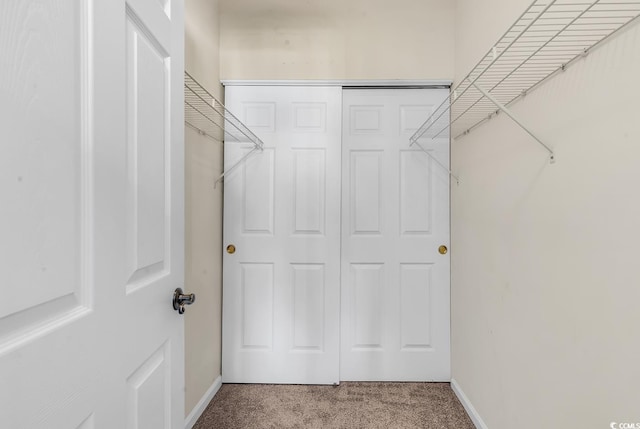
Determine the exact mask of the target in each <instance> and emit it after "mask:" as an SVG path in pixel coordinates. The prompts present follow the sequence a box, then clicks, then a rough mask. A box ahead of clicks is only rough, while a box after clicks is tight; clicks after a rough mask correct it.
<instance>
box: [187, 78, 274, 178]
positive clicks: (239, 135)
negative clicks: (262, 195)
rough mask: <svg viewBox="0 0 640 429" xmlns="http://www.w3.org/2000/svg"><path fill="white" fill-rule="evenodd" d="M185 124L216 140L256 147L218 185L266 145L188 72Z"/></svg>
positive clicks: (224, 173)
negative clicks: (248, 144)
mask: <svg viewBox="0 0 640 429" xmlns="http://www.w3.org/2000/svg"><path fill="white" fill-rule="evenodd" d="M184 121H185V124H186V125H187V126H189V127H191V128H193V129H194V130H196V131H197V132H198V133H200V134H201V135H203V136H207V137H209V138H211V139H213V140H215V141H218V142H224V143H225V144H227V143H251V144H252V145H253V147H252V148H251V150H250V151H249V152H247V153H246V154H245V155H244V156H243V157H242V158H241V159H240V160H238V162H237V163H235V164H234V165H232V166H231V167H229V168H227V169H226V170H225V171H223V172H222V174H221V175H220V176H219V177H218V179H217V180H216V183H218V182H219V181H221V180H223V179H224V176H225V175H226V174H227V173H229V172H230V171H231V170H233V169H234V168H236V167H237V166H238V165H240V163H242V162H243V161H244V160H246V159H247V158H248V157H249V156H251V154H253V153H255V152H256V151H262V148H263V146H264V143H263V142H262V140H260V139H259V138H258V137H257V136H256V135H255V134H253V133H252V132H251V130H250V129H249V128H248V127H247V126H246V125H244V124H243V123H242V122H241V121H240V120H239V119H238V118H237V117H235V116H234V115H233V114H232V113H231V112H230V111H229V110H227V108H225V107H224V105H223V104H222V103H220V102H219V101H218V100H217V99H216V98H215V97H214V96H213V95H211V94H210V93H209V92H208V91H207V90H206V89H204V88H203V87H202V85H200V84H199V83H198V81H196V80H195V79H194V78H193V77H192V76H191V75H190V74H189V73H187V72H185V73H184Z"/></svg>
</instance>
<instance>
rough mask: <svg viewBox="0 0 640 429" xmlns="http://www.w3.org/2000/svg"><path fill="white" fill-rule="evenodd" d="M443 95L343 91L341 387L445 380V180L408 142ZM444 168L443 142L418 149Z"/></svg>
mask: <svg viewBox="0 0 640 429" xmlns="http://www.w3.org/2000/svg"><path fill="white" fill-rule="evenodd" d="M447 95H448V90H444V89H419V90H416V89H413V90H408V89H394V90H384V89H365V90H350V89H345V91H344V97H343V141H342V166H343V167H342V168H343V175H342V178H343V183H342V188H343V192H342V302H341V304H342V329H341V334H342V340H341V366H340V378H341V380H361V381H366V380H371V381H373V380H390V381H429V380H433V381H449V379H450V359H449V255H448V254H444V255H443V254H440V253H439V251H438V248H439V246H441V245H446V246H448V244H449V175H448V172H447V171H446V170H445V169H444V168H442V167H441V166H438V165H437V164H436V163H435V162H434V161H433V160H432V159H431V158H430V157H429V156H427V154H425V153H424V152H422V151H421V150H420V149H419V148H418V147H417V146H414V147H409V137H410V136H411V135H412V134H413V133H414V132H415V130H416V129H417V128H418V126H419V125H420V124H421V123H422V122H423V121H424V120H425V118H427V117H428V116H429V115H430V113H431V110H432V109H433V108H435V107H437V106H438V105H439V104H440V102H441V101H442V100H443V99H444V98H445V97H446V96H447ZM423 146H424V147H425V149H427V150H429V151H430V153H431V154H432V155H433V156H434V157H436V158H437V159H438V160H439V161H440V162H441V163H442V164H444V165H449V139H448V134H444V135H443V136H442V138H441V139H439V140H436V141H432V142H425V144H423Z"/></svg>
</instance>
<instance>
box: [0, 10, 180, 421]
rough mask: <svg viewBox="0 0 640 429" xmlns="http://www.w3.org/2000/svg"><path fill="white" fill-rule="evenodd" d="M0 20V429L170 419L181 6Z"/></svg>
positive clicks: (176, 367)
mask: <svg viewBox="0 0 640 429" xmlns="http://www.w3.org/2000/svg"><path fill="white" fill-rule="evenodd" d="M0 28H2V31H1V32H0V47H1V49H0V50H1V51H2V56H3V60H2V61H0V93H1V94H2V96H1V97H0V141H1V142H2V143H1V151H2V153H1V154H0V176H1V178H2V180H0V192H2V196H3V205H2V209H1V220H2V222H0V237H1V241H2V246H0V274H1V276H2V277H1V283H0V291H1V295H2V297H3V299H1V300H0V426H2V427H6V428H11V429H20V428H24V429H36V428H43V429H56V428H61V429H62V428H64V429H69V428H71V429H75V428H79V429H93V428H104V429H114V428H147V429H158V428H165V429H167V428H172V429H177V428H182V427H183V426H184V402H183V395H184V380H183V332H182V330H183V322H182V316H179V315H178V314H177V313H176V312H175V311H174V310H173V308H172V306H171V298H172V293H173V290H174V289H175V287H177V286H180V285H182V282H183V271H184V269H183V253H184V251H183V214H182V212H183V168H184V167H183V119H182V117H183V113H182V111H183V110H182V109H183V106H182V76H183V5H182V1H181V0H170V1H168V0H165V1H158V0H127V1H125V0H109V1H93V0H81V1H76V0H73V1H72V0H62V1H55V2H52V1H49V0H42V1H37V0H36V1H23V0H3V1H2V2H0Z"/></svg>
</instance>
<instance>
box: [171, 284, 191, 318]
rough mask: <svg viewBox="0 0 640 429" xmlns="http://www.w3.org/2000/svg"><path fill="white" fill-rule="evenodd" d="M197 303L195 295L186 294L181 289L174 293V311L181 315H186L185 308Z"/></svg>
mask: <svg viewBox="0 0 640 429" xmlns="http://www.w3.org/2000/svg"><path fill="white" fill-rule="evenodd" d="M195 301H196V295H195V294H194V293H184V292H183V291H182V289H181V288H176V290H175V291H174V292H173V309H174V310H176V311H177V312H178V313H179V314H184V306H185V305H191V304H193V303H194V302H195Z"/></svg>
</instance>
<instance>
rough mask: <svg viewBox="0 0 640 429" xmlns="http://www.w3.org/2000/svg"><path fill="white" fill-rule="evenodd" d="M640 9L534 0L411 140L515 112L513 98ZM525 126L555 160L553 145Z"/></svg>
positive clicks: (630, 0) (605, 1) (622, 3)
mask: <svg viewBox="0 0 640 429" xmlns="http://www.w3.org/2000/svg"><path fill="white" fill-rule="evenodd" d="M639 15H640V0H595V1H584V0H582V1H580V0H536V1H534V2H533V3H532V4H531V5H530V6H529V8H528V9H527V10H526V11H525V12H524V13H523V14H522V15H521V16H520V17H519V18H518V19H517V20H516V22H515V23H514V24H513V25H512V26H511V27H510V28H509V29H508V30H507V31H506V33H504V35H503V36H502V37H501V38H500V39H499V40H498V42H497V43H495V44H494V45H493V46H492V47H491V49H490V50H489V51H488V52H487V54H486V55H485V56H484V57H483V58H482V60H480V62H479V63H478V64H477V65H476V66H475V67H474V68H473V69H472V70H471V72H470V73H469V74H468V75H467V76H466V77H465V78H464V79H462V81H460V83H459V84H458V85H457V86H456V87H455V88H454V89H453V91H452V92H451V94H450V95H449V97H448V98H446V99H445V100H444V101H443V103H442V104H440V105H439V106H438V107H437V108H436V109H435V110H434V111H433V113H432V115H431V116H430V117H429V118H428V119H427V120H426V121H425V122H424V123H423V124H422V125H421V126H420V128H418V130H417V131H416V132H415V133H414V134H413V136H412V137H411V139H410V140H411V144H414V143H417V142H418V141H419V140H421V139H427V138H430V139H434V138H438V137H439V136H444V135H446V134H445V132H446V131H447V130H449V131H450V133H451V136H452V137H453V138H454V139H456V138H458V137H460V136H462V135H464V134H467V133H469V132H470V131H471V130H472V129H474V128H475V127H477V126H479V125H481V124H482V123H484V122H485V121H487V120H489V119H491V118H492V117H493V116H494V115H496V114H497V113H498V112H499V111H504V112H505V113H507V114H508V116H510V117H511V115H510V114H509V111H508V109H507V107H508V106H509V105H510V104H512V103H513V102H515V101H516V100H518V99H519V98H521V97H523V96H524V95H526V94H527V92H528V91H531V90H532V89H533V88H535V87H536V86H538V85H539V84H540V83H542V82H543V81H544V80H546V79H547V78H549V77H550V76H552V75H554V74H555V73H557V72H559V71H561V70H564V69H565V68H566V67H567V66H568V65H570V64H571V63H572V62H574V61H575V60H577V59H579V58H581V57H583V56H585V55H586V54H587V53H588V52H589V50H590V49H592V48H593V47H595V46H596V45H598V44H600V43H602V42H604V41H605V40H606V39H608V38H609V37H611V36H612V35H613V34H614V33H616V32H617V31H619V30H620V29H622V28H623V27H625V26H626V25H627V24H629V23H631V22H632V21H634V20H635V19H637V18H638V16H639ZM519 125H521V124H519ZM521 126H522V125H521ZM523 128H524V127H523ZM525 130H526V128H525ZM526 131H527V132H529V134H531V135H532V136H533V137H534V138H535V139H536V140H538V142H539V143H540V144H541V145H542V146H544V147H545V149H547V150H548V151H549V152H550V153H551V159H552V161H553V152H552V151H551V149H550V148H549V147H548V146H547V145H545V144H544V143H542V142H541V141H540V140H539V139H537V137H535V136H534V135H533V133H531V132H530V131H529V130H526Z"/></svg>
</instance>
